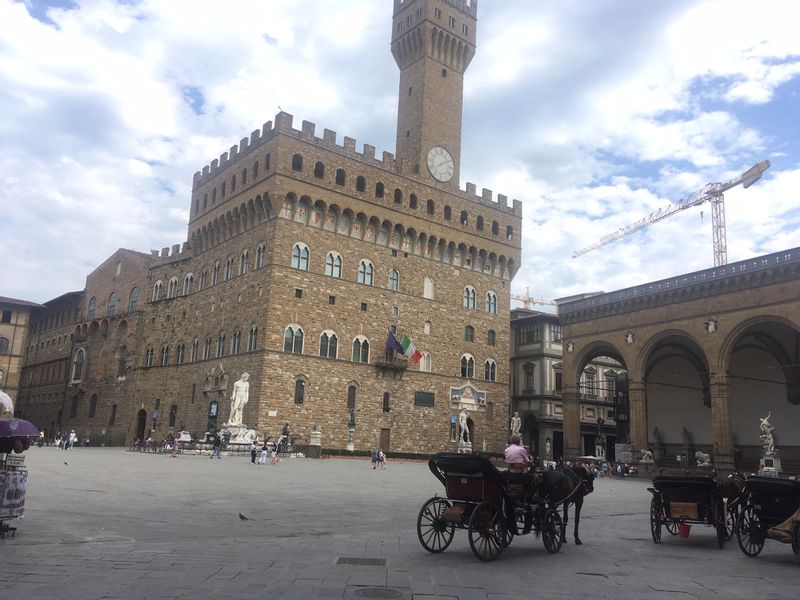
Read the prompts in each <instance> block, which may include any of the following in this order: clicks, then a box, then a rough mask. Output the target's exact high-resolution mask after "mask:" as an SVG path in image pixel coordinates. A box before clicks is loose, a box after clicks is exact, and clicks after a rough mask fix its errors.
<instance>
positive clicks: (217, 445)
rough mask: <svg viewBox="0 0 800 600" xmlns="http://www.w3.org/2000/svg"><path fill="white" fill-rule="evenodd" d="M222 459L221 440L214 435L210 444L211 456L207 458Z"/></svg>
mask: <svg viewBox="0 0 800 600" xmlns="http://www.w3.org/2000/svg"><path fill="white" fill-rule="evenodd" d="M215 456H216V457H217V458H220V459H221V458H222V440H221V439H220V438H219V436H218V435H216V434H215V435H214V441H213V443H212V444H211V456H209V458H214V457H215Z"/></svg>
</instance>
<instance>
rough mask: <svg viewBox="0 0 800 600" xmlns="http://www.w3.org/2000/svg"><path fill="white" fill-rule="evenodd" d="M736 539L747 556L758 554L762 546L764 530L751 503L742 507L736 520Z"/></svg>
mask: <svg viewBox="0 0 800 600" xmlns="http://www.w3.org/2000/svg"><path fill="white" fill-rule="evenodd" d="M736 541H737V542H739V548H741V549H742V552H744V553H745V554H746V555H747V556H758V554H759V552H761V549H762V548H764V531H763V530H762V529H761V521H760V520H759V518H758V515H757V514H756V511H755V509H754V508H753V505H752V504H748V505H747V506H745V507H744V510H742V512H741V513H739V518H738V519H737V520H736Z"/></svg>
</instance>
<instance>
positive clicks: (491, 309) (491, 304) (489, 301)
mask: <svg viewBox="0 0 800 600" xmlns="http://www.w3.org/2000/svg"><path fill="white" fill-rule="evenodd" d="M486 312H487V313H489V314H492V315H496V314H497V294H495V293H494V292H486Z"/></svg>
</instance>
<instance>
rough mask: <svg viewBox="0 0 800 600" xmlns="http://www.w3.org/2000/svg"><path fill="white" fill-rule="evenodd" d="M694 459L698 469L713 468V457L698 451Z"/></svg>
mask: <svg viewBox="0 0 800 600" xmlns="http://www.w3.org/2000/svg"><path fill="white" fill-rule="evenodd" d="M694 458H695V460H696V461H697V466H698V467H710V466H711V455H709V454H707V453H705V452H701V451H700V450H698V451H697V452H695V453H694Z"/></svg>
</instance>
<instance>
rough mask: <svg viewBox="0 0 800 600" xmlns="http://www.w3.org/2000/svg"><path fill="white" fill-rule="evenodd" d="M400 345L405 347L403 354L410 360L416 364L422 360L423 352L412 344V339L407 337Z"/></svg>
mask: <svg viewBox="0 0 800 600" xmlns="http://www.w3.org/2000/svg"><path fill="white" fill-rule="evenodd" d="M400 345H401V346H403V354H405V355H406V356H407V357H408V358H410V359H411V360H413V361H414V362H415V363H418V362H419V361H420V359H421V358H422V352H420V351H419V350H417V347H416V346H415V345H414V344H412V343H411V338H409V337H408V336H407V335H406V336H404V337H403V341H402V342H400Z"/></svg>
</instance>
